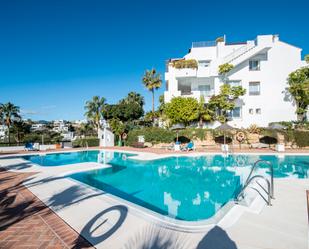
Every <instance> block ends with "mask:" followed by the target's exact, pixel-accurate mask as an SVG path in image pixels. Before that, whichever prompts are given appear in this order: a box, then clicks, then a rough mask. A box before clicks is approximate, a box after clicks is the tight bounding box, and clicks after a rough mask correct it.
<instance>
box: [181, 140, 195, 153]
mask: <svg viewBox="0 0 309 249" xmlns="http://www.w3.org/2000/svg"><path fill="white" fill-rule="evenodd" d="M194 149H195V146H194V143H193V142H192V141H190V142H189V143H188V144H187V145H186V146H185V147H184V148H182V150H184V151H190V150H194Z"/></svg>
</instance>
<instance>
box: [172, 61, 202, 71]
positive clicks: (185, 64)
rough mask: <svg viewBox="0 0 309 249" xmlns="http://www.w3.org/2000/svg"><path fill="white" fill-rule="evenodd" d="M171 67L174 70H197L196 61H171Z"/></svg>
mask: <svg viewBox="0 0 309 249" xmlns="http://www.w3.org/2000/svg"><path fill="white" fill-rule="evenodd" d="M172 65H173V67H174V68H177V69H181V68H193V69H197V67H198V64H197V61H196V60H194V59H189V60H178V61H173V62H172Z"/></svg>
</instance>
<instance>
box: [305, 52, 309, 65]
mask: <svg viewBox="0 0 309 249" xmlns="http://www.w3.org/2000/svg"><path fill="white" fill-rule="evenodd" d="M305 61H306V62H307V63H308V64H309V54H307V55H305Z"/></svg>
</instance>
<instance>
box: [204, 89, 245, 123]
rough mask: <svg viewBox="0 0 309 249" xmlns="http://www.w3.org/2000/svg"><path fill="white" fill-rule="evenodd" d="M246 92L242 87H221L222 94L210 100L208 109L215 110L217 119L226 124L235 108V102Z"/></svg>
mask: <svg viewBox="0 0 309 249" xmlns="http://www.w3.org/2000/svg"><path fill="white" fill-rule="evenodd" d="M245 93H246V90H245V89H244V88H242V87H241V86H234V87H231V86H230V85H229V84H223V85H222V86H221V87H220V93H219V94H218V95H214V96H212V97H211V98H210V100H209V103H208V107H209V108H210V109H211V110H215V113H216V119H217V120H218V121H219V122H221V123H225V122H226V121H227V118H228V113H229V112H230V111H232V110H233V109H234V108H235V100H236V99H237V98H239V97H240V96H243V95H244V94H245Z"/></svg>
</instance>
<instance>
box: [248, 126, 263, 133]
mask: <svg viewBox="0 0 309 249" xmlns="http://www.w3.org/2000/svg"><path fill="white" fill-rule="evenodd" d="M247 130H248V132H250V133H252V134H260V132H261V129H260V128H259V127H258V126H257V125H256V124H252V125H250V126H249V128H248V129H247Z"/></svg>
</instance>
